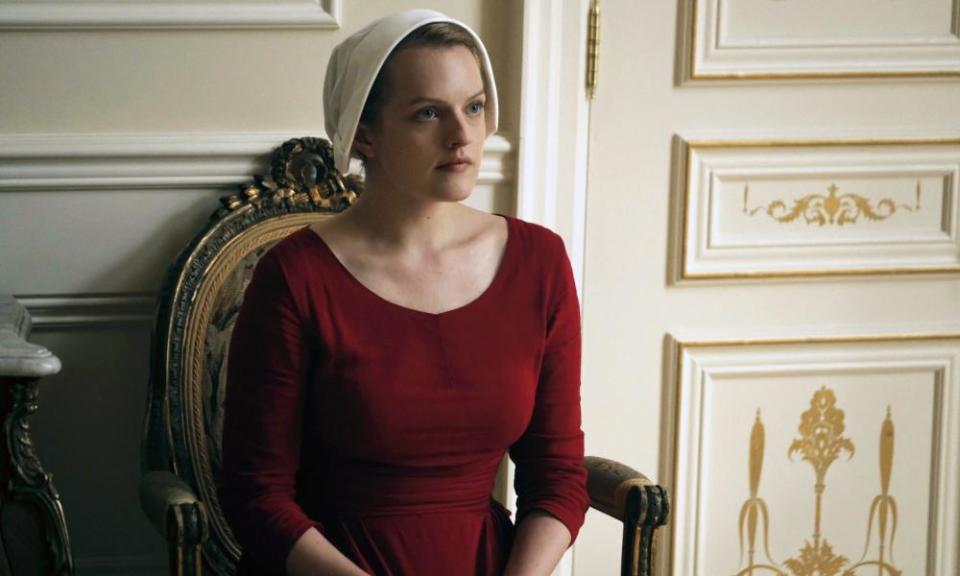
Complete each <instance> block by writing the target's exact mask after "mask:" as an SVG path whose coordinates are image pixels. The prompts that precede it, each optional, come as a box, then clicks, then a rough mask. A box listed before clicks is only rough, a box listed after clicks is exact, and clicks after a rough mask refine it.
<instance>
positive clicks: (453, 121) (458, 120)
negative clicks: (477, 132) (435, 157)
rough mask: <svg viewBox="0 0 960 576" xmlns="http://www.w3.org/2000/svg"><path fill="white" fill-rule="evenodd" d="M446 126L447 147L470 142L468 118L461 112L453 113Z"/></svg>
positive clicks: (455, 146)
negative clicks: (448, 124)
mask: <svg viewBox="0 0 960 576" xmlns="http://www.w3.org/2000/svg"><path fill="white" fill-rule="evenodd" d="M449 118H450V126H449V127H448V128H447V147H448V148H462V147H463V146H466V145H467V144H469V143H470V140H471V138H470V124H469V119H468V118H467V117H466V116H465V115H463V114H453V115H451V116H450V117H449Z"/></svg>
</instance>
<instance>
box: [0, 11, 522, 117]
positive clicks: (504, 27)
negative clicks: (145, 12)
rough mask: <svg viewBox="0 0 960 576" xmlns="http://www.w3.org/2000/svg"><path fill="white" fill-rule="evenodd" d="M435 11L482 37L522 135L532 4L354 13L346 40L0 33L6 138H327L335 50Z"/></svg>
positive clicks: (276, 34)
mask: <svg viewBox="0 0 960 576" xmlns="http://www.w3.org/2000/svg"><path fill="white" fill-rule="evenodd" d="M409 8H434V9H438V10H441V11H444V12H446V13H448V14H450V15H451V16H453V17H455V18H458V19H460V20H462V21H464V22H466V23H467V24H469V25H471V26H473V27H475V28H476V29H477V30H478V31H479V32H480V34H481V36H482V37H483V38H484V41H485V43H486V44H487V46H488V49H489V51H490V53H491V60H492V62H493V66H494V70H495V73H496V74H497V78H498V81H499V86H498V88H501V91H502V93H501V94H500V97H501V127H502V128H503V129H504V130H506V131H508V132H509V131H515V127H516V126H517V112H516V110H517V106H516V102H517V90H518V88H517V83H518V80H519V66H518V65H515V63H514V61H515V60H516V59H517V58H518V56H519V55H518V54H517V51H518V49H519V46H520V40H521V34H520V31H521V25H522V21H521V19H520V16H521V15H522V12H521V10H522V6H520V5H519V3H514V2H509V1H508V0H494V1H486V2H480V1H479V0H452V1H443V2H440V1H436V0H434V1H432V2H414V1H412V0H402V1H401V0H398V1H390V2H388V1H386V0H365V1H363V2H347V3H344V6H343V9H342V18H341V27H340V29H338V30H274V29H265V30H229V29H228V30H151V31H136V30H105V31H17V32H9V31H7V32H2V31H0V85H3V86H4V90H2V91H0V111H2V113H0V133H8V134H9V133H54V134H57V133H78V132H80V133H115V132H133V133H140V132H151V133H155V132H225V131H243V132H250V131H281V132H296V133H312V134H319V133H321V132H322V130H323V117H322V100H321V95H322V93H323V77H324V73H325V70H326V62H327V58H328V57H329V53H330V50H331V49H332V48H333V46H335V45H336V44H337V43H338V42H340V41H341V40H343V39H344V38H346V37H347V36H348V35H349V34H351V33H353V32H355V31H356V30H358V29H360V28H361V27H363V26H364V25H366V24H367V23H369V21H370V20H371V19H372V18H374V17H375V16H377V15H383V14H388V13H392V12H395V11H400V10H404V9H409Z"/></svg>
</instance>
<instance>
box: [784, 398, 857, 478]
mask: <svg viewBox="0 0 960 576" xmlns="http://www.w3.org/2000/svg"><path fill="white" fill-rule="evenodd" d="M836 404H837V398H836V396H834V394H833V390H830V389H829V388H827V387H825V386H822V387H820V389H819V390H817V391H816V393H814V395H813V399H811V400H810V409H809V410H807V411H806V412H804V413H803V414H802V415H801V416H800V426H799V427H798V430H799V432H800V437H799V438H797V439H795V440H794V441H793V443H792V444H790V449H789V450H787V456H788V457H790V458H792V457H793V455H794V454H795V453H796V452H800V453H802V454H803V459H804V460H806V461H807V462H809V463H810V465H811V466H813V469H814V471H815V472H816V473H817V484H822V483H823V480H824V477H825V476H826V474H827V469H828V468H830V465H831V464H833V462H834V460H836V459H837V457H839V456H840V453H841V452H843V451H847V452H849V453H850V456H849V457H848V459H850V458H853V454H854V451H855V449H854V446H853V442H851V441H850V439H849V438H844V437H843V431H844V424H843V417H844V416H843V410H840V409H839V408H837V407H836Z"/></svg>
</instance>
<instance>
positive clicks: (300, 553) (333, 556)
mask: <svg viewBox="0 0 960 576" xmlns="http://www.w3.org/2000/svg"><path fill="white" fill-rule="evenodd" d="M286 568H287V574H288V575H289V576H317V575H318V574H323V575H324V576H368V574H367V573H366V572H364V571H363V570H361V569H360V567H358V566H357V565H356V564H354V563H353V562H351V561H350V559H349V558H347V557H346V556H344V555H343V553H342V552H340V551H339V550H337V549H336V548H335V547H334V545H333V544H331V543H330V541H329V540H327V539H326V538H324V537H323V534H321V533H320V532H318V531H317V529H316V528H311V529H309V530H307V531H306V532H304V533H303V536H301V537H300V538H299V539H298V540H297V543H296V544H294V545H293V549H292V550H290V555H289V556H287V566H286Z"/></svg>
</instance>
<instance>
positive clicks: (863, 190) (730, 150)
mask: <svg viewBox="0 0 960 576" xmlns="http://www.w3.org/2000/svg"><path fill="white" fill-rule="evenodd" d="M679 159H680V161H682V162H683V166H682V167H680V169H679V172H680V173H681V175H682V176H684V180H683V181H682V182H681V183H680V186H681V189H680V190H676V191H675V193H676V195H677V196H678V198H680V197H682V198H683V201H682V202H678V205H682V210H683V214H682V216H681V218H680V219H681V220H682V226H678V232H679V233H680V236H679V237H676V236H675V241H677V242H679V243H680V244H681V246H680V247H679V248H675V249H674V252H675V253H676V254H678V255H679V256H680V257H681V259H682V261H681V262H680V265H679V266H678V268H679V271H680V274H679V276H680V279H697V278H734V277H746V276H766V277H769V276H784V275H791V274H794V275H824V274H837V273H869V272H883V271H887V272H922V271H927V272H929V271H960V238H958V220H960V207H958V205H957V198H958V196H960V140H954V141H942V142H941V141H922V140H917V141H911V140H901V141H896V140H891V141H888V142H884V141H879V140H870V141H860V142H855V141H850V142H849V143H847V144H844V143H843V140H841V139H835V140H812V141H795V142H790V141H788V140H774V141H771V142H755V141H732V140H731V141H717V142H704V143H698V142H691V143H688V142H682V141H681V152H680V154H679Z"/></svg>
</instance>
